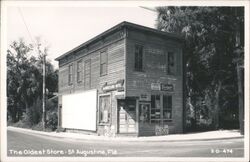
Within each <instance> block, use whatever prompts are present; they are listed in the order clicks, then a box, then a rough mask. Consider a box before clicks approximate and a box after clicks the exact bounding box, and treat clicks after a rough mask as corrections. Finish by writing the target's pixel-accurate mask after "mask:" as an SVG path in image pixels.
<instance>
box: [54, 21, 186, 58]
mask: <svg viewBox="0 0 250 162" xmlns="http://www.w3.org/2000/svg"><path fill="white" fill-rule="evenodd" d="M122 27H127V28H132V29H137V30H142V31H146V32H151V33H154V34H158V35H163V36H167V37H169V38H172V39H175V40H179V41H183V39H182V38H181V37H180V36H178V35H176V34H172V33H167V32H163V31H160V30H157V29H153V28H149V27H145V26H142V25H138V24H134V23H130V22H127V21H123V22H121V23H119V24H117V25H115V26H114V27H112V28H110V29H108V30H106V31H104V32H103V33H101V34H99V35H97V36H95V37H94V38H92V39H90V40H88V41H87V42H85V43H83V44H81V45H79V46H77V47H75V48H73V49H72V50H70V51H68V52H66V53H64V54H63V55H61V56H59V57H57V58H56V59H55V60H56V61H59V60H60V59H62V58H64V57H65V56H67V55H69V54H71V53H72V52H74V51H77V50H79V49H81V48H83V47H86V46H88V45H89V44H91V43H93V42H95V41H97V40H99V39H101V38H103V37H104V36H106V35H108V34H110V33H112V32H114V31H117V30H119V29H121V28H122Z"/></svg>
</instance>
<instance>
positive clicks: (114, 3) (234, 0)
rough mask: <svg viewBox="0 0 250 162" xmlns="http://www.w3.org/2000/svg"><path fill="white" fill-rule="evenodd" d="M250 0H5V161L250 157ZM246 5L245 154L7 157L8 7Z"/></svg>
mask: <svg viewBox="0 0 250 162" xmlns="http://www.w3.org/2000/svg"><path fill="white" fill-rule="evenodd" d="M249 3H250V2H249V1H248V0H243V1H237V0H232V1H231V0H228V1H225V0H224V1H209V0H206V1H201V0H196V1H188V0H186V1H183V0H178V1H176V0H175V1H173V0H165V1H2V2H1V58H0V59H1V64H0V69H1V71H0V74H1V84H0V90H1V94H0V98H1V101H0V106H1V111H0V115H1V160H2V161H34V160H35V161H166V160H167V161H233V162H236V161H248V160H249V16H250V15H249ZM141 5H143V6H163V5H173V6H244V7H245V140H244V141H245V142H244V144H245V145H244V151H245V152H244V155H245V156H244V158H188V157H185V158H179V157H178V158H160V157H159V158H155V157H141V158H134V157H129V158H126V157H122V158H116V157H114V158H83V157H73V158H72V157H55V158H54V157H43V158H38V157H7V135H6V134H7V133H6V132H7V131H6V124H7V122H6V99H7V97H6V51H7V41H6V40H7V39H6V38H7V32H6V31H7V25H6V20H7V14H6V13H7V8H8V7H9V6H22V7H24V6H25V7H28V6H29V7H37V6H39V7H91V6H95V7H134V6H141Z"/></svg>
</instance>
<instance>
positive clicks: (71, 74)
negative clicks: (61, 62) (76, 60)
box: [68, 64, 73, 85]
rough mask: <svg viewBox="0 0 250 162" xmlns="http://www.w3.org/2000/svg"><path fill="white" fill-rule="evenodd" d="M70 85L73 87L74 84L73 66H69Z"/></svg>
mask: <svg viewBox="0 0 250 162" xmlns="http://www.w3.org/2000/svg"><path fill="white" fill-rule="evenodd" d="M68 83H69V85H71V84H72V83H73V64H70V65H69V77H68Z"/></svg>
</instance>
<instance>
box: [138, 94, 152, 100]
mask: <svg viewBox="0 0 250 162" xmlns="http://www.w3.org/2000/svg"><path fill="white" fill-rule="evenodd" d="M150 100H151V99H150V95H148V94H141V95H140V101H150Z"/></svg>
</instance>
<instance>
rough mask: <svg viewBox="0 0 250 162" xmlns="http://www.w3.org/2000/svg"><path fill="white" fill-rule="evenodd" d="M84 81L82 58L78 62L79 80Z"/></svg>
mask: <svg viewBox="0 0 250 162" xmlns="http://www.w3.org/2000/svg"><path fill="white" fill-rule="evenodd" d="M81 81H82V60H80V61H78V62H77V82H81Z"/></svg>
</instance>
